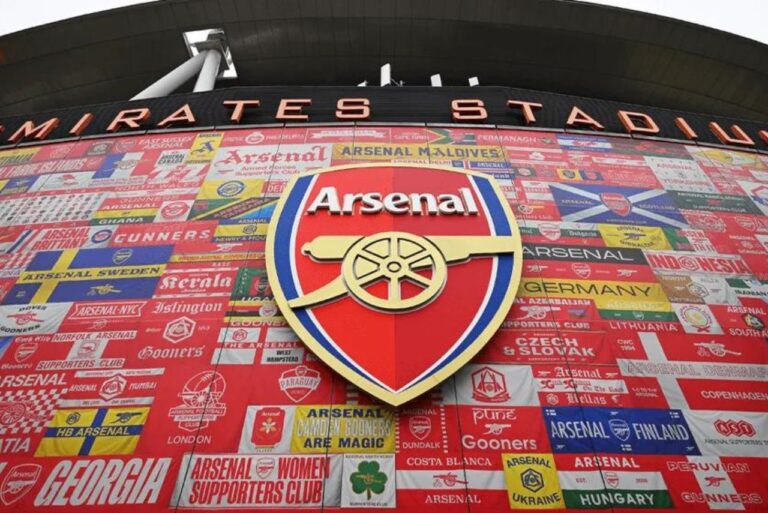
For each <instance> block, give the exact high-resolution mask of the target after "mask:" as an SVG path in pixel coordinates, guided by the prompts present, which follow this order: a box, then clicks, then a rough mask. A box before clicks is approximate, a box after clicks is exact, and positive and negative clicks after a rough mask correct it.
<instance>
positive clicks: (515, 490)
mask: <svg viewBox="0 0 768 513" xmlns="http://www.w3.org/2000/svg"><path fill="white" fill-rule="evenodd" d="M501 461H502V464H503V465H504V480H505V481H506V483H507V494H508V496H509V507H510V508H512V509H564V508H565V501H564V500H563V491H562V490H561V489H560V481H559V480H558V478H557V467H555V460H554V458H553V457H552V455H551V454H502V455H501Z"/></svg>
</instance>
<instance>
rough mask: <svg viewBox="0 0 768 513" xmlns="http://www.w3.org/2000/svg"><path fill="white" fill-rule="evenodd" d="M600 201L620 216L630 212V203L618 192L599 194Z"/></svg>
mask: <svg viewBox="0 0 768 513" xmlns="http://www.w3.org/2000/svg"><path fill="white" fill-rule="evenodd" d="M600 201H602V202H603V204H604V205H605V206H606V207H608V208H610V209H611V211H613V212H615V213H616V214H618V215H620V216H626V215H628V214H629V213H630V211H631V210H632V203H630V202H629V200H628V199H627V197H626V196H624V195H623V194H619V193H618V192H604V193H602V194H600Z"/></svg>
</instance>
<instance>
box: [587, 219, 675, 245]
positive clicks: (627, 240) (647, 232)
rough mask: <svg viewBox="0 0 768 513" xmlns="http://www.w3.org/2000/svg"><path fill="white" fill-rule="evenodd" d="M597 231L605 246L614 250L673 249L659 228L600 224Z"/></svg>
mask: <svg viewBox="0 0 768 513" xmlns="http://www.w3.org/2000/svg"><path fill="white" fill-rule="evenodd" d="M597 229H598V231H599V232H600V236H601V237H602V238H603V242H605V245H606V246H609V247H612V248H638V249H672V246H671V245H670V244H669V241H668V240H667V237H666V236H665V235H664V230H662V229H661V228H659V227H658V226H631V225H624V224H599V225H597Z"/></svg>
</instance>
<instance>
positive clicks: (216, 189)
mask: <svg viewBox="0 0 768 513" xmlns="http://www.w3.org/2000/svg"><path fill="white" fill-rule="evenodd" d="M263 186H264V180H256V179H249V180H206V181H205V182H203V186H202V187H201V188H200V191H199V192H198V193H197V199H198V200H236V199H240V198H244V197H249V198H250V197H253V196H258V195H260V194H261V189H262V187H263Z"/></svg>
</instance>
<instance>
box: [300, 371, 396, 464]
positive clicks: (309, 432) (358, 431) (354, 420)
mask: <svg viewBox="0 0 768 513" xmlns="http://www.w3.org/2000/svg"><path fill="white" fill-rule="evenodd" d="M299 384H300V383H296V385H299ZM326 451H329V452H349V453H393V452H395V417H394V414H393V412H392V410H389V409H387V408H384V407H381V406H355V405H339V406H297V407H296V413H295V417H294V419H293V432H292V436H291V452H293V453H318V452H320V453H324V452H326Z"/></svg>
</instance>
